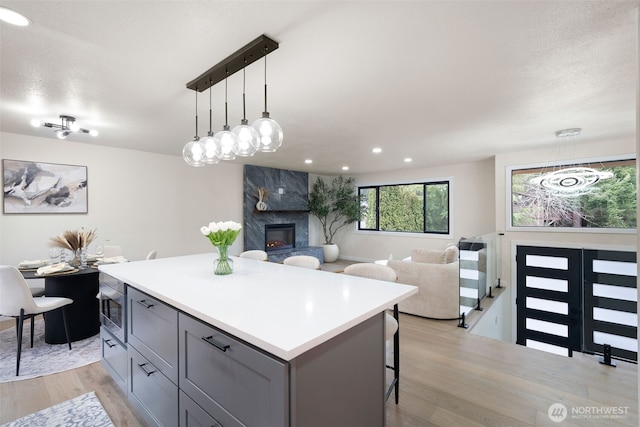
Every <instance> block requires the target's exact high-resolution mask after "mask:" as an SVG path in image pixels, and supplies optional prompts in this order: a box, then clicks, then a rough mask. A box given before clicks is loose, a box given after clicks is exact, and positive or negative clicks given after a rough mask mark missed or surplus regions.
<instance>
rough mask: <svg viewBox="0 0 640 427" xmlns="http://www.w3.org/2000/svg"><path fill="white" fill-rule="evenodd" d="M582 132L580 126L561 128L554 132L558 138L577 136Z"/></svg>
mask: <svg viewBox="0 0 640 427" xmlns="http://www.w3.org/2000/svg"><path fill="white" fill-rule="evenodd" d="M580 133H582V129H581V128H571V129H562V130H559V131H557V132H556V136H557V137H558V138H568V137H570V136H578V135H580Z"/></svg>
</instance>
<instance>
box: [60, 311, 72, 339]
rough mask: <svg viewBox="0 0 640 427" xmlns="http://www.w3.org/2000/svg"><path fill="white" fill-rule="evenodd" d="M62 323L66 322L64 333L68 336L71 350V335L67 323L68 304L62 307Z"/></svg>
mask: <svg viewBox="0 0 640 427" xmlns="http://www.w3.org/2000/svg"><path fill="white" fill-rule="evenodd" d="M61 310H62V323H63V324H64V334H65V335H66V336H67V343H68V344H69V350H71V335H70V334H69V326H68V325H67V306H66V305H65V306H64V307H62V309H61Z"/></svg>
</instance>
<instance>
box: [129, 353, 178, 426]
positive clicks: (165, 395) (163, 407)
mask: <svg viewBox="0 0 640 427" xmlns="http://www.w3.org/2000/svg"><path fill="white" fill-rule="evenodd" d="M128 355H129V400H130V401H131V403H133V405H134V406H136V407H137V408H138V410H139V411H140V413H141V414H142V416H143V417H144V418H145V419H146V420H147V422H148V423H149V424H150V425H154V426H165V427H173V426H177V425H178V387H176V385H175V384H174V383H172V382H171V381H169V379H168V378H167V377H165V376H164V375H162V373H161V372H160V371H159V370H158V369H157V368H156V366H155V365H153V363H151V362H149V360H147V359H146V358H145V357H143V356H142V355H141V354H140V353H138V352H137V351H136V350H135V348H133V347H132V346H131V345H129V352H128Z"/></svg>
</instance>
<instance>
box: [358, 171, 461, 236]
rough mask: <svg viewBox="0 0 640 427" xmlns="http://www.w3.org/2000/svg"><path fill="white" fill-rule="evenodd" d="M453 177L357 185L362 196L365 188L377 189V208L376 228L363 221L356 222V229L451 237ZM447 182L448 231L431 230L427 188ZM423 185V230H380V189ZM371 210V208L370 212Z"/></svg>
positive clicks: (365, 231) (369, 231) (407, 234)
mask: <svg viewBox="0 0 640 427" xmlns="http://www.w3.org/2000/svg"><path fill="white" fill-rule="evenodd" d="M451 181H452V180H451V179H449V178H443V179H435V180H430V181H422V182H402V183H393V184H376V185H361V186H358V187H357V192H358V196H359V197H362V191H363V190H375V191H376V209H375V216H376V218H375V223H376V227H375V228H361V223H362V221H357V222H356V231H358V232H363V233H376V234H378V233H385V234H394V235H401V236H415V237H417V236H425V235H429V236H444V237H450V236H451V233H452V227H451V217H452V205H453V204H452V189H451ZM443 184H445V185H446V187H447V230H446V231H429V230H427V188H428V186H430V185H443ZM414 185H421V186H422V191H423V200H422V211H423V218H422V230H423V231H401V230H380V209H379V206H380V189H381V188H384V187H400V186H414ZM370 213H371V210H369V214H370Z"/></svg>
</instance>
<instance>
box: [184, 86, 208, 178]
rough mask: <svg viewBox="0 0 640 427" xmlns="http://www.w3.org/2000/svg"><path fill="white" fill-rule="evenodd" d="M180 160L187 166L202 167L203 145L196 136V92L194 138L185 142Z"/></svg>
mask: <svg viewBox="0 0 640 427" xmlns="http://www.w3.org/2000/svg"><path fill="white" fill-rule="evenodd" d="M182 158H183V159H184V161H185V162H187V164H188V165H189V166H195V167H201V166H204V165H205V163H204V145H203V144H202V143H201V142H200V137H199V136H198V91H196V136H194V137H193V140H191V141H189V142H187V144H186V145H185V146H184V148H183V149H182Z"/></svg>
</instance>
